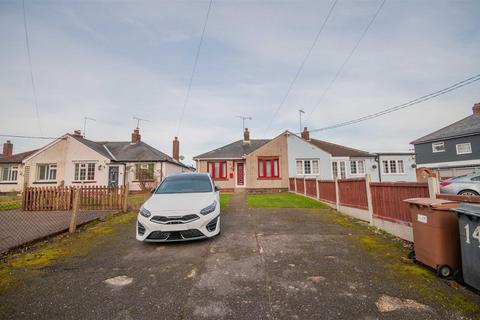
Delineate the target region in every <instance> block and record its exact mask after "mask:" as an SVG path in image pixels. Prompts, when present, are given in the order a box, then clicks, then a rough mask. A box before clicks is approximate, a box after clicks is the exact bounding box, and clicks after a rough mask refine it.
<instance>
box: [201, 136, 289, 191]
mask: <svg viewBox="0 0 480 320" xmlns="http://www.w3.org/2000/svg"><path fill="white" fill-rule="evenodd" d="M287 136H288V132H284V133H282V134H280V135H279V136H277V137H275V138H273V139H250V132H249V131H248V128H246V129H245V131H244V133H243V140H238V141H235V142H233V143H230V144H228V145H226V146H223V147H221V148H218V149H215V150H212V151H209V152H206V153H204V154H201V155H198V156H196V157H194V158H193V159H194V160H195V161H196V163H197V170H198V171H199V172H209V173H210V175H211V177H212V179H213V180H214V182H215V184H216V185H218V186H219V187H220V188H222V189H223V190H224V191H233V190H246V191H248V192H277V191H287V190H288V174H289V172H288V152H287Z"/></svg>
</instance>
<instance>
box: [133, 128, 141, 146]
mask: <svg viewBox="0 0 480 320" xmlns="http://www.w3.org/2000/svg"><path fill="white" fill-rule="evenodd" d="M141 138H142V136H141V135H140V129H139V128H135V129H133V133H132V142H131V143H132V144H139V143H140V141H141Z"/></svg>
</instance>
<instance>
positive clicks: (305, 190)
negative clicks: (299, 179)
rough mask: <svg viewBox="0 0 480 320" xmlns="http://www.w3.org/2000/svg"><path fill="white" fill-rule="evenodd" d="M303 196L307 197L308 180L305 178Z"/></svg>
mask: <svg viewBox="0 0 480 320" xmlns="http://www.w3.org/2000/svg"><path fill="white" fill-rule="evenodd" d="M303 194H304V195H307V179H306V178H305V177H303Z"/></svg>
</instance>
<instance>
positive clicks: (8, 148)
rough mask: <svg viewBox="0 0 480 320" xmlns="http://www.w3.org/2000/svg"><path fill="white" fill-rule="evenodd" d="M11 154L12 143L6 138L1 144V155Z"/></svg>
mask: <svg viewBox="0 0 480 320" xmlns="http://www.w3.org/2000/svg"><path fill="white" fill-rule="evenodd" d="M12 154H13V143H12V142H11V141H10V140H7V141H6V142H5V143H4V144H3V155H4V156H5V157H6V156H11V155H12Z"/></svg>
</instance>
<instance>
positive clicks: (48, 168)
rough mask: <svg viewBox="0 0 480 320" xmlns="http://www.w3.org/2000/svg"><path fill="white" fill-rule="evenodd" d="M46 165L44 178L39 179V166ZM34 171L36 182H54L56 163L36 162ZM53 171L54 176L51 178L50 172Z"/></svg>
mask: <svg viewBox="0 0 480 320" xmlns="http://www.w3.org/2000/svg"><path fill="white" fill-rule="evenodd" d="M42 166H46V172H45V176H46V179H40V167H42ZM36 169H37V171H36V173H35V181H36V182H54V181H57V164H56V163H37V166H36ZM53 172H55V177H54V178H53V179H52V173H53Z"/></svg>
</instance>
